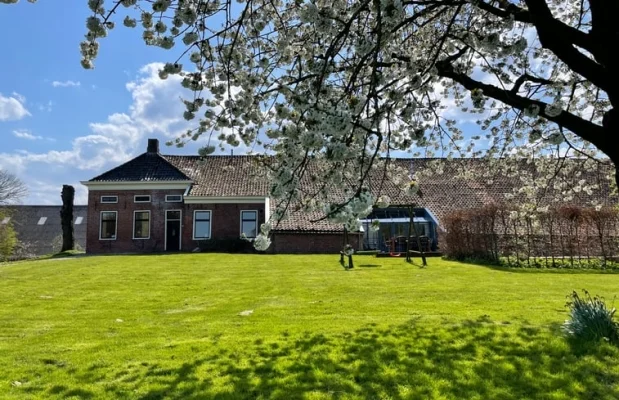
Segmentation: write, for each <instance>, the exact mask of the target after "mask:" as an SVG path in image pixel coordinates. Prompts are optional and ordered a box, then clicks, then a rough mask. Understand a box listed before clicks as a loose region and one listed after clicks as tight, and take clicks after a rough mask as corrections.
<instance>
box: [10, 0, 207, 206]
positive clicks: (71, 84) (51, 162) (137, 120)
mask: <svg viewBox="0 0 619 400" xmlns="http://www.w3.org/2000/svg"><path fill="white" fill-rule="evenodd" d="M62 3H63V4H68V3H69V2H62ZM70 3H71V6H70V7H67V6H65V7H59V6H58V4H59V2H57V1H40V2H38V3H36V4H30V3H28V2H26V1H22V2H20V3H18V4H16V5H8V6H7V5H0V37H2V38H3V40H2V41H0V54H2V55H3V57H2V58H3V62H2V63H0V74H1V75H2V76H3V79H0V139H1V141H0V143H1V145H0V168H2V169H6V170H9V171H11V172H13V173H15V174H17V175H18V176H19V177H20V178H21V179H22V180H23V181H25V182H26V184H27V185H28V187H29V195H28V197H27V198H26V199H25V200H24V201H23V202H24V203H25V204H60V203H61V202H60V190H61V187H62V184H65V183H66V184H72V185H74V186H75V188H76V191H77V194H76V203H78V204H85V202H86V190H85V188H84V187H83V186H82V185H81V184H79V181H82V180H87V179H90V178H92V177H94V176H96V175H98V174H100V173H101V172H103V171H105V170H107V169H109V168H112V167H114V166H115V165H118V164H119V163H121V162H123V161H126V160H127V159H129V158H131V157H133V156H135V155H137V154H139V153H141V152H143V151H144V150H145V147H146V141H147V140H146V139H147V138H149V137H156V138H159V139H160V141H161V142H162V152H164V153H171V154H181V153H195V152H196V151H197V147H198V146H191V147H188V148H186V149H183V150H178V149H176V148H167V147H165V146H164V145H163V142H165V141H166V140H169V139H171V138H174V137H176V134H177V133H178V132H180V131H181V130H182V129H183V127H184V126H186V125H185V121H184V120H182V110H183V106H182V104H181V103H180V101H179V96H181V94H182V92H181V91H182V88H181V87H180V85H179V84H178V81H175V80H174V79H168V80H166V81H161V80H160V79H159V78H158V77H157V70H158V65H157V63H161V62H165V61H170V60H173V59H174V58H175V57H176V55H177V54H176V53H175V52H174V50H171V51H170V52H168V51H165V50H161V49H158V48H154V47H147V46H145V45H144V44H143V42H142V40H141V31H140V30H139V29H137V28H136V30H130V29H128V28H125V27H123V26H122V18H123V17H124V15H123V16H122V17H120V18H118V17H117V28H116V29H114V30H113V31H111V32H110V34H109V36H108V37H107V38H105V39H103V40H102V42H101V47H100V55H99V57H98V58H97V60H96V67H95V69H94V70H84V69H83V68H82V67H81V65H80V54H79V42H80V41H81V40H82V39H83V37H84V34H85V33H86V28H85V19H86V17H87V16H88V15H90V10H89V9H88V7H87V2H86V1H72V2H70ZM122 11H124V10H122ZM118 25H119V26H118ZM6 38H9V40H7V39H6Z"/></svg>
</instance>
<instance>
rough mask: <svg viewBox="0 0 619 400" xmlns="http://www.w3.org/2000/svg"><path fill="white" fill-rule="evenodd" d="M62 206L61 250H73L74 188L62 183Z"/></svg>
mask: <svg viewBox="0 0 619 400" xmlns="http://www.w3.org/2000/svg"><path fill="white" fill-rule="evenodd" d="M60 197H61V198H62V208H61V209H60V224H61V225H62V249H61V250H60V251H61V252H62V251H67V250H73V249H74V247H75V238H74V237H73V199H74V198H75V188H74V187H73V186H71V185H62V194H61V195H60Z"/></svg>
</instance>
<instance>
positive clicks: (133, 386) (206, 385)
mask: <svg viewBox="0 0 619 400" xmlns="http://www.w3.org/2000/svg"><path fill="white" fill-rule="evenodd" d="M557 331H558V328H552V329H550V330H548V329H546V328H545V329H542V330H540V329H539V328H535V327H530V326H526V325H520V326H514V325H513V324H507V323H496V322H492V321H490V319H489V318H488V317H482V318H480V319H478V320H472V321H466V322H463V323H461V324H458V325H451V326H450V325H448V324H445V325H444V327H442V328H440V327H439V328H437V327H436V326H433V327H427V326H424V325H422V324H421V323H419V322H416V321H411V322H409V323H407V324H403V325H400V326H395V327H388V328H379V327H377V326H376V325H374V324H372V325H369V326H366V327H363V328H361V329H358V330H356V331H353V332H346V333H342V334H336V335H324V334H320V333H306V334H301V335H299V336H293V335H289V334H286V333H284V334H282V335H281V336H279V337H274V338H273V339H271V340H269V339H258V340H256V341H255V342H253V343H251V342H250V343H248V344H247V345H246V346H244V347H243V346H240V345H238V344H236V345H235V346H229V347H223V346H220V345H211V346H205V347H204V349H203V350H201V351H196V352H195V353H196V356H195V358H194V359H190V360H184V362H182V363H181V362H178V361H164V358H163V357H162V359H161V361H158V362H156V363H150V364H149V363H146V362H142V363H135V364H132V365H129V366H127V365H125V366H122V367H120V366H117V365H116V366H103V367H102V368H99V369H95V370H89V371H84V372H83V373H80V372H78V373H77V374H76V375H75V376H76V377H77V378H78V379H79V382H80V383H81V384H86V385H89V384H94V385H95V386H96V387H99V388H100V389H101V390H104V391H105V393H101V395H102V396H103V397H110V398H132V399H133V398H135V399H142V400H146V399H151V400H152V399H164V398H165V399H255V398H264V399H297V398H305V397H307V396H309V397H312V398H342V397H346V398H359V399H375V398H394V399H403V398H419V399H431V398H450V399H469V398H484V399H486V398H487V399H490V398H496V399H498V398H500V399H508V400H509V399H523V398H553V399H579V398H582V399H616V398H619V350H618V349H617V348H615V347H612V346H610V345H602V346H601V347H598V348H596V349H590V350H589V351H587V352H586V353H581V354H575V353H574V352H573V351H572V349H571V348H570V347H569V345H568V344H567V342H566V341H565V340H563V339H562V338H557V337H556V336H557V335H558V334H559V333H558V332H557ZM74 390H75V389H73V391H74ZM39 394H42V395H44V396H49V395H60V396H63V395H65V396H66V395H70V394H75V393H74V392H72V389H70V388H65V387H60V388H59V387H55V388H52V390H49V389H48V390H47V392H46V393H39ZM83 395H84V396H85V397H86V398H87V397H88V393H87V392H84V393H83Z"/></svg>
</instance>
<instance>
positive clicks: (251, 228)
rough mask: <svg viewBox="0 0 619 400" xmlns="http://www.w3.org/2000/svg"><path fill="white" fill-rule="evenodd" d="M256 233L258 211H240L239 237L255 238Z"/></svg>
mask: <svg viewBox="0 0 619 400" xmlns="http://www.w3.org/2000/svg"><path fill="white" fill-rule="evenodd" d="M257 233H258V211H241V236H243V235H245V237H248V238H255V237H256V234H257Z"/></svg>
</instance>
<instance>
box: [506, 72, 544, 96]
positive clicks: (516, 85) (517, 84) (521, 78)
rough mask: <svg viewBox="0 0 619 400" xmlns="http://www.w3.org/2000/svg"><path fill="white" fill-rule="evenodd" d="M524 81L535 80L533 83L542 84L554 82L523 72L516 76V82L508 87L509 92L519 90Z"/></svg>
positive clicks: (513, 92) (514, 92) (515, 92)
mask: <svg viewBox="0 0 619 400" xmlns="http://www.w3.org/2000/svg"><path fill="white" fill-rule="evenodd" d="M525 82H535V83H540V84H542V85H552V84H553V83H554V82H553V81H550V80H548V79H544V78H539V77H537V76H533V75H529V74H527V73H525V74H524V75H521V76H519V77H518V79H516V82H514V86H513V87H512V88H511V89H510V91H509V92H510V93H512V94H517V93H518V91H519V90H520V87H521V86H522V84H523V83H525Z"/></svg>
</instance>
